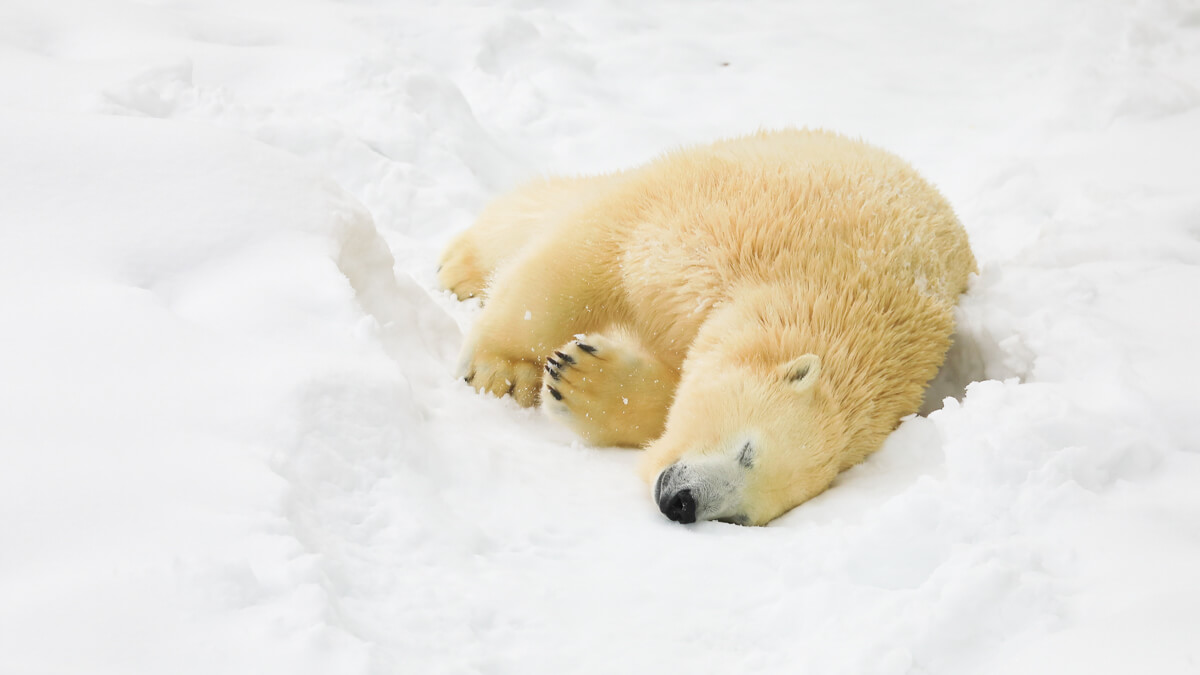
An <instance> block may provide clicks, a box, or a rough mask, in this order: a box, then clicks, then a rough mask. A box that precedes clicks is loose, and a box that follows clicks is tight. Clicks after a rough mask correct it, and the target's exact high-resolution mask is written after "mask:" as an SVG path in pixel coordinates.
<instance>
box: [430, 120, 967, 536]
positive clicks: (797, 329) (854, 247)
mask: <svg viewBox="0 0 1200 675" xmlns="http://www.w3.org/2000/svg"><path fill="white" fill-rule="evenodd" d="M974 269H975V261H974V258H973V256H972V254H971V251H970V247H969V245H968V242H967V237H966V234H965V232H964V231H963V229H962V227H961V225H960V224H959V222H958V220H957V218H956V217H955V216H954V213H953V211H952V209H951V208H950V206H949V204H948V203H947V202H946V201H945V199H944V198H943V197H942V196H941V195H940V194H939V193H938V192H937V191H936V190H935V189H934V188H933V187H932V186H931V185H930V184H929V183H927V182H926V181H924V180H923V179H922V178H921V177H920V176H919V175H918V174H917V173H916V172H915V171H914V170H913V169H912V168H911V167H910V166H909V165H908V164H906V163H905V162H903V161H902V160H900V159H899V158H897V157H895V156H894V155H891V154H889V153H887V152H884V151H882V150H880V149H877V148H874V147H872V146H870V145H867V144H865V143H862V142H859V141H854V140H850V139H847V138H844V137H842V136H839V135H836V134H833V133H830V132H824V131H797V130H785V131H778V132H764V133H759V134H756V135H753V136H748V137H744V138H738V139H732V140H726V141H721V142H718V143H715V144H713V145H711V146H705V147H699V148H692V149H686V150H682V151H678V152H674V153H670V154H668V155H666V156H664V157H662V158H660V159H658V160H655V161H653V162H651V163H649V164H647V165H645V166H643V167H641V168H638V169H634V170H631V171H627V172H622V173H618V174H611V175H605V176H598V177H593V178H571V179H553V180H546V181H539V182H536V183H533V184H530V185H528V186H526V187H524V188H522V189H520V190H518V191H516V192H514V193H512V194H511V195H509V196H507V197H503V198H501V199H500V200H497V201H496V202H495V203H494V204H493V205H492V206H490V207H489V208H488V209H487V211H486V212H485V213H484V215H483V216H482V217H481V218H480V221H479V222H478V223H477V224H476V226H475V227H473V228H472V229H470V230H468V231H467V232H466V233H464V234H463V235H462V236H460V237H459V238H458V239H456V240H455V241H454V242H453V243H452V244H451V246H450V247H449V249H448V250H447V251H446V253H445V255H444V256H443V261H442V268H441V272H440V275H441V280H442V282H443V283H444V284H445V285H446V287H447V288H450V289H451V290H453V291H454V292H455V293H456V294H457V295H458V296H459V297H460V298H465V297H471V296H476V295H480V296H484V298H485V300H484V302H485V307H484V311H483V313H482V314H481V316H480V318H479V321H478V322H477V324H476V326H475V328H474V330H473V331H472V333H471V335H470V336H468V339H467V342H466V345H465V348H464V353H463V361H462V375H463V376H464V377H466V378H467V379H468V381H470V382H471V383H472V384H473V385H474V386H475V387H476V388H477V389H480V390H483V391H488V392H491V393H493V394H497V395H504V394H512V395H513V396H514V397H515V398H516V399H517V400H518V401H519V402H520V403H522V404H523V405H533V404H535V403H536V402H537V400H538V398H539V393H540V397H541V399H542V401H543V404H544V406H545V407H546V408H547V410H548V411H549V412H551V413H552V414H553V415H554V416H555V417H557V418H559V419H562V420H564V421H566V422H567V423H568V424H569V425H570V426H571V427H572V428H574V429H576V430H577V431H578V432H579V433H580V434H581V435H583V436H584V437H585V438H587V439H588V440H590V441H592V442H596V443H602V444H624V445H647V454H646V456H645V458H644V461H643V464H642V467H643V473H644V476H645V477H646V478H647V479H650V480H653V479H655V477H659V478H660V480H658V481H657V482H656V488H655V493H656V498H657V499H660V501H663V499H665V498H666V497H669V496H670V494H674V493H677V492H679V491H680V490H683V489H688V490H692V491H693V492H695V493H697V494H700V493H701V492H703V494H704V495H706V497H705V499H706V500H707V501H706V502H704V503H702V504H700V505H699V506H698V507H697V515H696V517H697V518H722V519H730V520H735V521H739V522H749V523H765V522H767V521H769V520H771V519H773V518H775V517H776V516H778V515H779V514H781V513H783V512H785V511H786V510H788V509H790V508H792V507H793V506H795V505H797V504H799V503H802V502H803V501H805V500H807V499H809V498H811V497H812V496H814V495H816V494H818V493H820V492H821V491H822V490H824V489H825V488H826V487H827V486H828V485H829V483H830V482H831V481H832V480H833V478H834V477H835V476H836V475H837V473H838V472H839V471H841V470H843V469H845V468H846V467H849V466H852V465H853V464H855V463H857V462H859V461H861V460H862V459H863V458H864V457H866V456H867V455H868V454H870V453H871V452H873V451H875V450H876V449H878V448H879V447H880V445H881V444H882V442H883V440H884V438H885V437H886V435H887V434H888V433H889V432H890V431H891V430H892V429H894V428H895V426H896V425H897V424H898V422H899V420H900V418H901V417H903V416H905V415H907V414H910V413H913V412H916V411H917V409H918V407H919V406H920V404H921V396H922V391H923V389H924V387H925V385H926V383H927V382H928V381H929V380H930V379H931V378H932V377H933V376H934V374H935V373H936V372H937V369H938V367H939V365H940V364H941V362H942V360H943V358H944V356H945V352H946V349H947V347H948V345H949V341H950V336H951V333H952V332H953V329H954V320H953V308H954V303H955V301H956V299H957V297H958V295H959V294H960V293H962V292H963V291H964V290H965V289H966V285H967V279H968V276H969V274H970V273H971V272H972V271H974ZM577 334H587V335H585V336H583V337H579V338H577V337H575V336H576V335H577ZM580 343H582V345H583V346H585V347H590V349H582V348H581V347H580V346H579V345H580ZM555 352H558V353H559V355H565V356H566V357H568V358H559V357H556V356H555ZM548 358H550V359H552V360H547V359H548ZM606 364H607V365H606ZM748 458H749V459H748ZM668 468H671V471H668V472H664V470H665V469H668ZM671 491H674V492H671ZM664 503H665V502H664ZM663 508H664V513H665V512H667V509H666V506H663Z"/></svg>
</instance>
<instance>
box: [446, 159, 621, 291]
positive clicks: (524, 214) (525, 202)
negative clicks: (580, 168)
mask: <svg viewBox="0 0 1200 675" xmlns="http://www.w3.org/2000/svg"><path fill="white" fill-rule="evenodd" d="M604 179H605V178H604V177H602V176H597V177H590V178H547V179H541V180H535V181H532V182H530V183H527V184H525V185H523V186H521V187H519V188H517V189H516V190H513V191H512V192H509V193H507V194H505V195H503V196H501V197H499V198H497V199H495V200H493V201H492V203H490V204H488V206H487V208H486V209H484V211H483V213H481V214H480V216H479V219H478V220H477V221H476V222H475V224H474V225H472V226H471V228H470V229H468V230H467V231H465V232H463V233H461V234H459V235H458V236H457V237H455V238H454V239H453V240H452V241H451V242H450V244H449V245H448V246H446V250H445V251H444V252H443V253H442V257H441V259H440V260H439V262H438V283H440V284H441V286H442V288H445V289H447V290H449V291H450V292H452V293H454V295H455V296H457V297H458V299H459V300H466V299H467V298H475V297H479V298H483V297H484V296H485V295H486V294H487V286H488V283H489V282H490V281H491V279H492V277H493V276H495V274H496V270H497V269H499V268H500V267H501V266H502V265H504V264H505V263H507V262H509V261H511V260H513V259H515V258H516V257H517V256H518V255H519V254H520V253H521V251H522V250H524V249H525V247H526V245H527V244H529V243H530V242H531V241H533V240H534V239H535V238H536V237H539V236H541V235H543V234H545V233H546V232H547V230H549V229H551V228H554V227H556V226H557V225H558V224H559V223H560V222H561V219H562V217H563V214H564V213H565V212H566V211H567V210H568V209H570V208H571V207H575V206H578V205H579V203H580V202H581V201H583V200H584V199H586V197H587V195H588V194H590V193H591V192H593V191H594V190H595V186H596V185H597V184H599V182H600V181H602V180H604Z"/></svg>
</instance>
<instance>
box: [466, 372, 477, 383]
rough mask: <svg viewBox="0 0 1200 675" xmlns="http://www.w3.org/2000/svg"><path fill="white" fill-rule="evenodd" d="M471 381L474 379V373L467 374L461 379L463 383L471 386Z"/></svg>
mask: <svg viewBox="0 0 1200 675" xmlns="http://www.w3.org/2000/svg"><path fill="white" fill-rule="evenodd" d="M473 379H475V373H467V376H466V377H464V378H463V382H466V383H467V384H471V380H473Z"/></svg>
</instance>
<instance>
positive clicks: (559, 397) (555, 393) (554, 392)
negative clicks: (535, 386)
mask: <svg viewBox="0 0 1200 675" xmlns="http://www.w3.org/2000/svg"><path fill="white" fill-rule="evenodd" d="M546 389H547V390H548V391H549V392H550V395H551V396H553V397H554V400H555V401H561V400H562V394H560V393H558V390H557V389H555V388H554V387H551V386H547V387H546Z"/></svg>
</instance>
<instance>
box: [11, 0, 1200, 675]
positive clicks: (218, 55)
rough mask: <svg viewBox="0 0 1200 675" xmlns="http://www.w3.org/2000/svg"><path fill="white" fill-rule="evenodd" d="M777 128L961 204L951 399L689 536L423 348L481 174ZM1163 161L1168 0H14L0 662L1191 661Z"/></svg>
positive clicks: (1177, 308) (1183, 217)
mask: <svg viewBox="0 0 1200 675" xmlns="http://www.w3.org/2000/svg"><path fill="white" fill-rule="evenodd" d="M782 125H797V126H825V127H830V128H833V129H837V130H840V131H843V132H846V133H848V134H852V135H860V136H862V137H864V138H866V139H868V140H870V141H872V142H874V143H877V144H879V145H882V146H884V147H887V148H890V149H892V150H894V151H896V152H897V153H899V154H901V155H903V156H905V157H907V158H908V159H910V160H911V161H912V162H913V163H914V164H915V165H916V166H917V167H918V168H919V169H920V170H921V171H922V172H923V173H924V174H925V175H926V176H928V177H929V178H930V179H931V180H933V181H934V182H935V183H937V184H938V185H939V186H940V187H941V188H942V189H943V191H944V192H945V193H946V194H947V196H948V197H949V198H950V200H951V202H952V203H953V204H954V205H955V206H956V208H957V209H958V211H959V214H960V216H961V218H962V220H963V222H964V223H965V225H966V227H967V229H968V230H969V231H970V233H971V236H972V242H973V246H974V248H975V250H976V253H977V256H978V258H979V260H980V265H981V271H980V275H979V277H978V278H976V279H975V280H974V282H973V285H972V288H971V291H970V293H969V294H968V296H967V297H965V298H964V300H963V303H962V311H961V322H960V324H961V325H960V330H961V333H962V337H961V341H962V344H963V346H964V347H965V349H964V354H965V356H966V357H967V361H968V363H966V364H965V365H966V366H972V365H973V367H974V368H975V370H977V371H978V372H979V373H980V377H981V379H982V380H983V381H980V382H978V383H975V384H973V385H971V386H970V388H969V389H968V391H967V393H966V395H965V397H963V398H962V400H961V401H954V400H951V401H950V402H949V403H948V404H947V406H946V407H945V408H944V409H942V410H941V411H939V412H936V413H934V414H932V415H931V416H929V417H928V418H913V419H910V420H908V421H906V422H905V423H904V424H903V425H902V426H901V427H900V428H899V429H898V430H897V431H896V433H895V434H893V436H892V437H891V439H890V440H889V442H888V444H887V445H886V446H885V448H884V449H883V450H882V451H881V452H880V453H878V454H877V455H875V456H874V457H873V458H872V459H871V460H870V461H868V462H867V463H866V464H865V465H863V466H861V467H858V468H856V469H854V470H852V471H850V472H848V473H846V474H845V475H843V476H842V478H841V479H840V480H839V481H838V483H837V484H836V485H835V487H834V488H833V489H832V490H830V491H829V492H827V493H826V494H824V495H822V496H821V497H819V498H818V499H816V500H814V501H812V502H810V503H809V504H806V505H804V506H802V507H800V508H798V509H796V510H794V511H793V512H791V513H790V514H788V515H787V516H785V517H783V518H781V519H780V520H778V521H776V522H775V523H773V524H772V525H771V526H769V527H766V528H744V527H737V526H733V525H725V524H720V523H703V524H698V525H695V526H689V527H683V526H679V525H676V524H674V523H671V522H669V521H667V520H666V519H665V518H663V517H662V516H661V515H660V514H659V513H658V511H657V509H656V508H655V506H654V505H653V503H652V502H651V500H650V499H649V497H648V490H647V488H646V486H644V485H643V484H641V483H640V482H639V481H638V480H637V479H636V477H635V475H634V470H633V467H634V464H635V460H636V456H635V453H634V452H631V451H623V450H604V449H594V448H587V447H584V446H581V445H579V444H578V443H575V442H574V441H573V440H572V438H571V437H570V435H569V434H568V433H567V432H566V431H564V430H561V429H559V428H556V427H554V426H553V425H552V423H551V422H549V421H548V420H546V419H544V418H542V417H541V416H540V415H538V414H537V413H535V412H532V411H526V410H521V409H518V408H517V407H516V406H515V405H514V404H512V402H511V401H499V400H496V399H489V398H485V397H481V396H477V395H475V394H474V393H473V392H472V391H471V390H470V389H469V388H468V387H467V386H466V385H464V384H462V383H461V382H457V381H455V380H454V379H453V378H452V377H451V375H450V372H451V364H452V361H453V359H454V356H455V354H456V352H457V350H458V347H459V343H460V341H461V336H462V333H461V330H462V328H463V327H464V326H466V325H469V323H470V322H471V321H472V319H473V317H474V314H475V312H476V311H477V310H476V308H474V307H471V306H467V305H458V304H457V303H455V302H453V301H452V300H451V299H450V298H449V297H447V295H446V294H444V293H442V292H439V291H438V290H436V288H435V287H434V283H433V280H434V264H435V260H436V256H437V253H438V251H439V250H440V248H441V246H442V245H443V244H444V243H445V242H446V241H447V239H448V238H449V237H450V236H451V235H452V234H453V233H455V232H457V231H459V230H461V229H463V228H465V227H467V226H468V225H469V224H470V223H471V221H472V218H473V215H474V214H475V213H477V212H478V210H479V209H480V207H481V206H482V205H483V204H484V202H485V201H486V200H487V199H488V198H489V197H490V196H493V195H495V194H497V193H498V192H499V191H501V190H503V189H505V188H506V187H509V186H511V185H513V184H514V183H515V182H517V181H519V180H521V179H522V178H524V177H528V176H531V175H535V174H536V173H538V172H554V171H564V172H592V171H600V170H607V169H613V168H617V167H623V166H627V165H631V164H635V163H638V162H641V161H643V160H645V159H647V158H649V157H652V156H653V155H655V154H657V153H659V152H661V151H663V150H664V149H667V148H672V147H676V146H678V145H680V144H684V143H690V142H703V141H708V140H711V139H713V138H715V137H718V136H722V135H731V134H738V133H743V132H747V131H751V130H754V129H756V128H759V127H774V126H782ZM1198 181H1200V8H1198V7H1197V5H1196V4H1195V3H1194V1H1193V0H1149V1H1145V2H1111V1H1101V2H1096V1H1092V0H1073V1H1067V2H1053V3H1047V2H1035V1H1032V0H1025V1H1021V2H994V3H990V4H988V5H983V4H979V3H961V2H952V1H935V0H921V1H920V2H908V3H871V2H861V1H858V0H852V1H849V2H837V3H793V2H745V3H735V2H729V3H715V2H692V1H688V2H684V1H682V0H673V1H664V2H654V3H648V2H635V1H633V0H613V1H610V2H606V3H591V2H561V3H559V2H547V3H545V4H544V5H543V4H541V3H537V2H531V1H530V0H508V1H506V2H496V3H466V2H459V3H444V4H436V5H435V4H433V3H423V2H382V1H380V2H371V1H369V0H358V1H349V2H335V1H327V0H255V1H253V2H246V1H244V0H150V1H147V2H132V1H129V0H5V2H3V3H2V4H0V233H2V235H3V236H2V238H0V312H2V314H0V321H2V324H0V335H2V336H3V337H2V338H0V453H2V454H0V457H2V461H3V464H2V467H0V673H5V674H8V673H12V674H42V673H46V674H50V673H55V674H59V673H280V674H287V675H297V674H302V673H321V674H327V673H379V674H384V673H414V674H417V673H419V674H425V673H489V674H491V673H497V674H498V673H514V674H524V673H556V674H557V673H642V672H645V673H660V672H683V673H716V672H725V673H848V674H873V673H881V674H890V673H910V672H911V673H947V674H955V675H958V674H970V673H996V674H1007V673H1030V672H1045V673H1075V672H1079V673H1085V672H1086V673H1089V674H1091V673H1128V672H1152V673H1195V672H1200V574H1197V570H1200V394H1197V393H1196V392H1197V388H1196V383H1197V382H1198V381H1200V356H1198V355H1197V347H1198V346H1200V299H1198V298H1200V189H1198V188H1200V182H1198ZM972 359H974V361H973V363H970V361H971V360H972ZM966 370H970V368H966Z"/></svg>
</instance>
